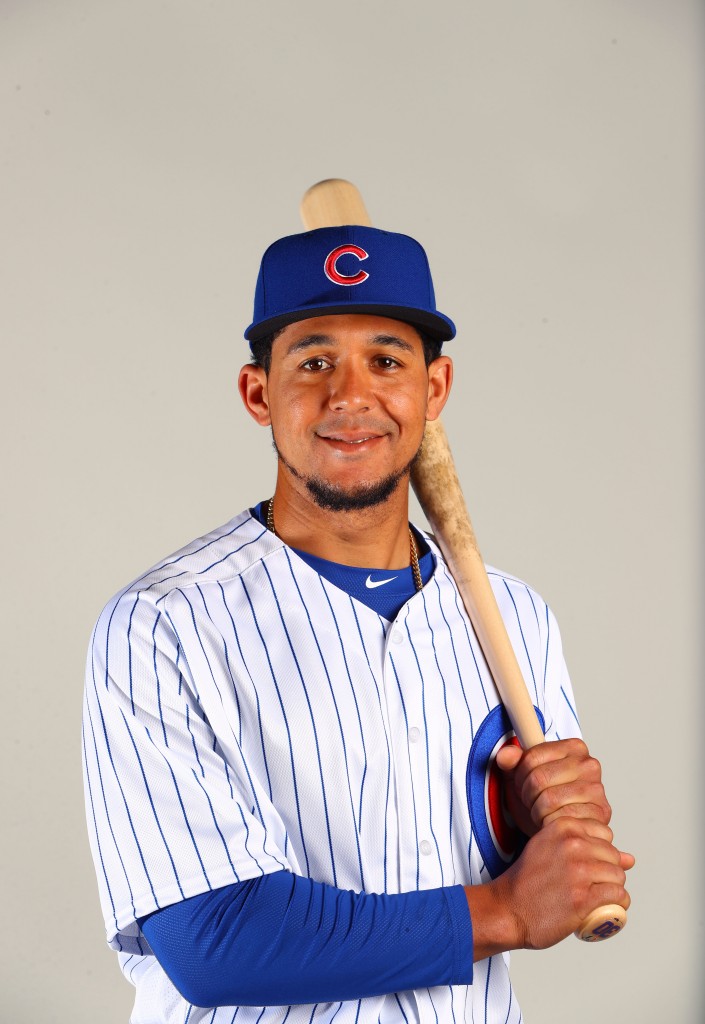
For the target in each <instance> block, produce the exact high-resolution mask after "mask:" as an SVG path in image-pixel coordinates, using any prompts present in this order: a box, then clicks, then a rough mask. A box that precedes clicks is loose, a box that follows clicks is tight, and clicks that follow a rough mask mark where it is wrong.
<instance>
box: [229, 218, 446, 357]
mask: <svg viewBox="0 0 705 1024" xmlns="http://www.w3.org/2000/svg"><path fill="white" fill-rule="evenodd" d="M330 313H373V314H376V315H377V316H388V317H391V318H392V319H394V320H403V321H405V322H406V323H409V324H412V325H413V326H414V327H417V328H419V329H420V330H422V331H424V332H425V333H426V334H428V335H429V336H431V337H433V338H436V339H437V340H439V341H448V340H449V339H450V338H454V337H455V324H454V323H453V321H452V320H450V319H449V318H448V317H447V316H445V314H443V313H439V312H438V310H437V309H436V299H435V295H434V292H433V282H432V280H431V271H430V269H429V266H428V259H427V257H426V253H425V252H424V250H423V248H422V246H421V245H419V243H418V242H417V241H415V239H413V238H410V237H409V236H408V235H399V234H396V233H394V232H392V231H380V230H379V229H378V228H369V227H362V226H360V225H345V226H342V227H331V228H317V229H316V230H315V231H306V232H304V233H303V234H300V235H288V236H287V237H286V238H280V239H279V240H278V241H276V242H273V243H272V245H270V246H269V248H268V249H267V251H266V252H265V254H264V256H263V257H262V263H261V266H260V271H259V276H258V278H257V287H256V289H255V308H254V315H253V319H252V323H251V324H250V326H249V327H248V328H247V330H246V331H245V337H246V338H247V340H248V341H257V340H258V339H259V338H262V337H264V336H265V335H267V334H271V333H273V332H274V331H278V330H279V329H280V328H282V327H286V325H287V324H291V323H295V322H296V321H297V320H305V319H307V318H308V317H314V316H326V315H327V314H330Z"/></svg>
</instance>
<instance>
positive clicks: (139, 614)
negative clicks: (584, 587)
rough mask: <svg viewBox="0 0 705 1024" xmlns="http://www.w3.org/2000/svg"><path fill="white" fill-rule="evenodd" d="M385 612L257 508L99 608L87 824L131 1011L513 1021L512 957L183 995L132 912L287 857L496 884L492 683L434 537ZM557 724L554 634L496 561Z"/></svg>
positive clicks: (356, 878)
mask: <svg viewBox="0 0 705 1024" xmlns="http://www.w3.org/2000/svg"><path fill="white" fill-rule="evenodd" d="M428 540H429V544H430V545H431V547H432V550H433V552H434V555H435V556H436V559H437V567H436V571H435V573H434V575H433V577H432V579H431V580H430V581H429V583H428V584H427V585H426V586H425V587H424V589H423V590H422V591H421V592H420V593H419V594H416V595H415V596H414V597H413V598H412V599H411V600H410V601H409V602H408V603H407V604H406V605H405V606H404V607H403V608H402V610H401V612H400V614H399V616H398V617H397V619H396V621H395V622H393V623H388V622H387V621H386V620H384V619H382V618H380V616H379V615H378V614H376V613H375V612H374V611H372V610H371V609H370V608H369V607H367V606H366V605H364V604H362V603H359V602H357V601H355V600H354V599H352V598H350V597H349V596H348V595H347V594H345V593H343V592H342V591H341V590H338V589H337V588H336V587H335V586H333V585H332V584H330V583H328V582H327V581H326V580H324V579H323V578H322V577H320V576H319V575H318V574H317V573H316V572H314V571H313V570H312V569H311V568H310V567H309V566H308V565H306V564H305V563H304V562H303V561H302V560H301V559H300V558H298V557H297V556H296V555H295V554H294V553H292V552H291V550H290V549H288V548H287V547H286V546H285V545H284V544H283V543H282V542H281V541H280V540H279V539H278V538H277V537H275V536H273V535H272V534H271V533H269V532H268V531H266V530H265V529H264V528H263V527H262V525H261V524H260V523H258V522H257V520H256V519H254V518H253V517H252V516H251V515H250V513H249V512H243V513H242V514H241V515H239V516H237V517H236V518H235V519H233V520H232V521H231V522H230V523H228V524H226V526H224V527H222V528H221V529H219V530H216V531H214V532H213V533H211V534H209V535H208V536H206V537H204V538H201V539H200V540H198V541H195V542H193V543H192V544H191V545H189V546H188V547H186V548H184V549H183V550H182V551H181V552H179V553H178V554H176V555H174V556H172V557H171V558H169V559H167V560H166V561H164V562H162V563H161V564H159V565H158V566H156V567H155V568H154V569H152V570H150V572H148V573H147V574H146V575H145V576H143V577H141V578H140V579H139V580H137V581H136V582H135V583H134V584H132V585H131V586H130V587H128V588H127V589H126V590H125V591H123V592H121V593H120V594H119V595H117V596H116V597H115V598H114V599H113V600H112V601H111V602H110V603H109V604H108V605H107V606H106V608H105V609H104V611H103V613H102V614H101V616H100V618H99V620H98V623H97V625H96V628H95V631H94V634H93V638H92V643H91V649H90V651H89V657H88V666H87V678H86V690H85V711H84V729H83V739H84V775H85V787H86V805H87V815H88V826H89V833H90V838H91V845H92V850H93V855H94V859H95V863H96V871H97V874H98V881H99V887H100V892H101V901H102V906H103V911H104V917H105V923H106V929H107V935H108V941H109V942H110V944H111V946H112V947H113V948H115V949H117V950H118V951H119V952H120V960H121V964H122V967H123V970H124V972H125V974H126V976H127V977H128V978H129V979H130V980H131V981H132V982H133V983H134V984H135V985H136V987H137V998H136V1005H135V1011H134V1015H133V1017H132V1021H133V1022H134V1024H142V1022H146V1021H155V1020H160V1021H162V1020H163V1021H168V1022H169V1024H176V1022H178V1024H186V1022H187V1021H188V1022H189V1024H197V1022H208V1024H225V1022H228V1024H230V1022H232V1021H233V1020H235V1019H237V1021H238V1022H239V1024H248V1022H254V1021H261V1022H262V1024H273V1022H275V1021H278V1022H280V1021H284V1020H286V1021H288V1022H289V1024H302V1022H309V1021H314V1020H315V1021H332V1020H333V1019H335V1021H336V1022H337V1024H353V1022H356V1024H357V1022H359V1024H368V1022H375V1024H376V1022H378V1021H381V1022H383V1024H385V1022H389V1024H392V1022H394V1024H398V1022H400V1021H404V1020H407V1021H409V1022H411V1021H423V1022H426V1021H429V1022H431V1021H433V1022H437V1021H441V1022H444V1024H445V1022H448V1021H456V1022H458V1024H460V1022H469V1021H472V1020H474V1021H475V1022H476V1024H479V1022H483V1024H484V1022H485V1021H487V1022H495V1021H498V1022H502V1024H517V1022H518V1021H519V1020H520V1017H521V1014H520V1010H519V1007H518V1005H517V1002H516V1000H515V999H514V997H513V994H512V990H511V985H510V982H509V976H508V970H507V968H508V960H509V958H508V956H506V955H504V956H496V957H493V958H492V959H491V960H487V961H483V962H481V963H479V964H476V966H475V980H474V984H473V985H472V986H471V987H470V988H464V987H453V988H437V989H430V990H424V991H417V992H413V993H412V992H407V993H400V994H398V995H390V996H388V997H381V998H370V999H364V1000H361V1001H360V1002H355V1003H343V1004H340V1003H336V1004H326V1005H318V1006H316V1007H314V1006H306V1007H304V1006H296V1007H292V1008H286V1007H285V1008H282V1007H270V1008H267V1009H263V1008H262V1007H260V1008H251V1007H242V1008H240V1009H239V1010H238V1009H237V1008H234V1007H220V1008H217V1009H216V1010H203V1009H198V1008H196V1007H191V1006H189V1005H188V1004H187V1003H186V1002H185V1001H184V1000H183V999H182V998H181V997H180V996H179V995H178V993H177V992H176V991H175V989H174V988H173V986H171V984H170V982H169V981H168V979H167V977H166V975H165V974H164V972H163V971H162V970H161V968H160V966H159V964H158V963H157V962H156V960H155V958H154V957H153V956H152V955H151V954H150V951H149V948H148V946H147V944H146V942H145V940H144V937H143V936H142V934H141V932H140V930H139V928H138V926H137V924H136V922H135V919H136V918H138V917H141V916H144V915H146V914H148V913H150V912H151V911H153V910H155V909H157V908H159V907H163V906H166V905H168V904H170V903H173V902H175V901H177V900H181V899H184V898H186V897H189V896H193V895H196V894H198V893H201V892H204V891H207V890H208V889H213V888H217V887H219V886H223V885H228V884H230V883H232V882H235V881H238V880H242V879H246V878H252V877H255V876H257V875H259V874H263V873H267V872H271V871H277V870H280V869H282V868H286V869H288V870H291V871H294V872H297V873H299V874H302V875H306V876H308V877H311V878H314V879H316V880H318V881H321V882H327V883H329V884H331V885H336V886H338V887H340V888H344V889H354V890H356V891H362V890H365V891H368V892H387V893H395V892H403V891H407V890H410V889H416V888H435V887H438V886H441V885H453V884H456V883H464V884H477V883H480V882H483V881H487V880H488V879H489V874H488V871H487V868H486V867H485V864H484V862H483V860H482V857H481V854H480V852H479V848H478V845H477V842H476V840H475V839H474V836H473V830H472V828H471V822H470V816H469V811H468V803H467V799H466V795H465V773H466V766H467V762H468V754H469V751H470V746H471V743H472V740H473V737H474V735H475V732H476V730H477V729H478V728H479V726H480V724H481V723H482V721H483V720H484V719H485V717H486V716H487V714H488V713H489V711H490V710H491V709H492V708H493V707H495V706H496V704H497V703H498V697H497V693H496V690H495V687H494V684H493V683H492V680H491V678H490V676H489V674H488V671H487V669H486V666H485V664H484V660H483V658H482V655H481V653H480V651H479V648H478V645H477V642H476V639H475V637H474V634H473V632H472V628H471V626H470V624H469V622H468V620H467V617H466V615H465V612H464V610H463V609H462V606H461V602H460V599H459V597H458V593H457V590H456V588H455V585H454V583H453V581H452V579H451V577H450V575H449V573H448V571H447V569H446V567H445V565H444V563H443V561H442V558H441V556H440V554H439V553H438V551H437V549H436V548H435V546H434V545H433V542H432V541H431V540H430V538H428ZM490 573H491V575H490V578H491V580H492V584H493V587H494V589H495V592H496V595H497V598H498V601H499V603H500V607H501V609H502V613H503V616H504V617H505V621H506V623H507V626H508V629H509V633H510V636H511V638H512V641H513V644H514V646H515V650H516V651H517V655H518V658H519V661H520V664H521V667H522V669H523V671H524V672H525V675H526V678H527V679H529V680H531V685H532V687H533V689H534V694H533V696H534V698H535V702H536V704H537V707H539V708H540V709H541V712H542V714H543V716H544V719H545V721H546V723H547V735H548V737H549V738H554V739H555V738H558V737H559V736H560V737H566V736H570V735H577V734H578V729H577V723H576V718H575V712H574V710H573V698H572V693H571V689H570V682H569V680H568V677H567V673H566V671H565V666H564V663H563V656H562V652H561V645H560V638H559V634H558V629H557V626H556V624H555V621H554V620H553V618H552V616H551V614H550V612H549V611H548V609H547V608H546V606H545V604H544V603H543V602H542V601H541V599H540V598H539V597H538V596H537V595H536V594H535V593H534V592H533V591H531V590H530V589H529V588H528V587H526V586H525V585H524V584H523V583H521V582H520V581H518V580H516V579H514V578H512V577H509V576H506V575H503V574H499V573H496V572H494V571H492V570H491V571H490Z"/></svg>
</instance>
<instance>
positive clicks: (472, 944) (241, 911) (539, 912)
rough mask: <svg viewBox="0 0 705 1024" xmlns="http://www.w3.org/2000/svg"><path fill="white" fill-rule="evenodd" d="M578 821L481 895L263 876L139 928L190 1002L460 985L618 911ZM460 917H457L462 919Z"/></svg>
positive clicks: (611, 865)
mask: <svg viewBox="0 0 705 1024" xmlns="http://www.w3.org/2000/svg"><path fill="white" fill-rule="evenodd" d="M608 834H609V828H608V827H607V826H605V825H602V824H601V823H600V822H595V821H592V820H590V819H573V818H568V817H561V818H560V819H559V820H556V821H554V822H551V823H549V824H548V825H546V826H545V827H544V828H542V829H541V831H540V832H538V833H537V834H536V835H535V836H533V837H532V838H531V839H530V840H529V842H528V844H527V846H526V848H525V849H524V851H523V853H522V855H521V857H520V858H519V860H518V861H517V862H516V863H515V864H514V865H512V867H511V868H509V869H508V871H506V872H505V873H504V874H503V875H501V876H500V877H499V878H497V879H495V880H494V881H493V882H490V883H488V884H486V885H477V886H466V887H465V889H464V897H465V898H464V899H463V889H462V888H461V887H460V886H453V887H447V888H445V889H433V890H425V891H424V890H422V891H420V892H408V893H401V894H397V895H384V896H381V895H375V894H367V893H353V892H348V891H343V890H340V889H335V888H333V887H332V886H328V885H323V884H321V883H318V882H313V881H312V880H311V879H306V878H301V877H298V876H295V875H292V874H291V873H290V872H283V871H282V872H275V873H274V874H271V875H267V876H265V877H264V878H258V879H254V880H250V881H249V882H243V883H240V884H239V885H234V886H228V887H226V888H225V889H221V890H217V891H216V892H213V893H205V894H203V895H201V896H197V897H193V898H192V899H190V900H185V901H183V902H182V903H179V904H176V905H174V906H171V907H167V908H165V909H163V910H160V911H158V912H156V913H155V914H152V915H151V916H150V917H148V918H147V919H145V920H143V921H142V927H143V930H144V933H145V935H146V937H147V939H148V940H149V943H150V946H151V947H152V950H153V952H154V953H155V955H156V956H157V959H158V960H159V961H160V963H161V965H162V967H163V968H164V970H165V972H166V973H167V975H168V976H169V977H170V979H171V981H172V983H173V984H174V985H175V987H176V988H177V989H178V990H179V991H180V992H181V994H182V995H183V996H184V997H185V998H187V999H188V1000H189V1001H190V1002H192V1003H195V1004H196V1005H198V1006H215V1005H264V1004H267V1005H272V1004H277V1005H287V1004H292V1003H314V1002H323V1001H337V1000H345V999H359V998H364V997H367V996H373V995H380V994H384V993H389V992H395V991H403V990H405V989H414V988H426V987H433V986H436V985H453V984H470V983H471V982H472V962H473V961H477V960H480V959H484V958H485V957H488V956H491V955H494V954H495V953H501V952H504V951H505V950H511V949H517V948H521V947H528V948H532V949H536V948H544V947H546V946H551V945H553V944H554V943H556V942H558V941H560V940H561V939H563V938H565V937H566V936H567V935H569V934H570V933H571V932H572V931H573V930H574V929H575V928H577V927H578V925H579V924H580V922H581V921H582V920H583V919H584V917H585V916H587V914H588V913H589V912H590V911H591V910H593V909H594V908H595V907H598V906H601V905H603V904H604V903H605V902H610V903H620V904H621V905H622V906H624V907H625V909H626V908H627V907H628V906H629V896H628V895H627V893H626V890H625V889H624V881H625V868H626V867H628V866H629V864H628V863H626V862H625V860H626V859H627V858H628V855H626V854H620V852H619V851H618V850H616V849H615V847H614V846H613V845H612V844H611V842H610V841H609V839H608V838H607V837H608ZM468 910H469V915H468Z"/></svg>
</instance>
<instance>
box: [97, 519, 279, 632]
mask: <svg viewBox="0 0 705 1024" xmlns="http://www.w3.org/2000/svg"><path fill="white" fill-rule="evenodd" d="M277 547H281V542H280V541H278V540H277V538H276V537H274V536H273V535H272V534H271V533H270V532H269V531H268V530H267V529H266V528H265V527H264V526H262V524H261V523H260V522H259V521H258V520H257V519H255V518H254V517H253V516H252V514H251V512H250V510H249V509H245V510H244V511H242V512H240V513H239V514H238V515H236V516H234V517H233V518H232V519H230V520H229V521H228V522H227V523H224V524H223V525H222V526H219V527H217V528H216V529H214V530H211V531H209V532H208V533H205V534H203V536H201V537H197V538H196V539H195V540H192V541H191V542H190V543H189V544H185V545H184V546H183V547H181V548H179V549H178V551H174V552H172V554H170V555H167V556H166V558H163V559H161V560H160V561H159V562H157V563H156V564H155V565H153V566H152V567H151V568H150V569H148V570H147V571H146V572H144V573H141V574H140V575H139V576H137V577H136V578H135V579H134V580H132V582H131V583H129V584H128V585H127V586H126V587H123V588H122V589H121V590H119V591H118V592H117V593H116V594H114V595H113V597H112V598H111V599H110V601H108V603H107V604H106V606H105V608H104V609H103V612H102V615H103V616H105V615H106V614H108V615H110V614H111V612H112V610H114V609H115V607H116V606H117V605H120V604H121V605H123V606H124V605H125V604H129V605H133V604H136V603H137V602H141V603H142V604H143V605H145V606H146V605H151V606H153V607H159V606H161V605H163V603H164V601H165V600H166V599H167V598H168V596H169V594H170V593H171V592H173V591H175V590H184V589H186V588H191V587H194V586H197V585H208V584H212V583H218V582H225V581H226V580H228V579H232V578H233V577H236V576H238V575H241V574H242V573H244V572H246V571H247V570H248V569H249V568H250V567H251V566H252V565H254V564H255V563H257V562H260V561H261V560H262V559H263V558H264V557H265V556H266V555H267V554H269V553H270V552H271V551H273V550H275V549H276V548H277Z"/></svg>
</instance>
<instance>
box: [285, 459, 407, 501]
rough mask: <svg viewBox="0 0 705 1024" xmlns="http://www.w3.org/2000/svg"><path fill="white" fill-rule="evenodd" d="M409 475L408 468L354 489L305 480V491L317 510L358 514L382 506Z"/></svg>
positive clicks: (310, 478)
mask: <svg viewBox="0 0 705 1024" xmlns="http://www.w3.org/2000/svg"><path fill="white" fill-rule="evenodd" d="M408 475H409V467H406V468H405V469H404V470H403V471H402V472H401V473H394V474H391V475H390V476H388V477H385V478H384V479H383V480H379V481H377V482H375V483H368V484H359V485H358V486H357V487H354V488H342V487H335V486H333V485H331V484H329V483H328V482H327V481H326V480H319V479H318V478H316V477H307V478H306V481H305V483H306V490H307V491H308V493H309V494H310V495H311V497H312V498H313V500H314V501H315V503H316V504H317V505H318V507H319V508H322V509H325V510H326V511H328V512H359V511H361V510H363V509H369V508H375V507H376V506H377V505H383V504H384V502H385V501H387V500H388V499H389V498H390V497H391V496H392V494H394V492H395V491H396V489H397V487H398V486H399V484H400V483H401V481H402V480H403V478H404V477H405V476H406V477H408Z"/></svg>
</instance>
